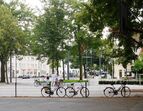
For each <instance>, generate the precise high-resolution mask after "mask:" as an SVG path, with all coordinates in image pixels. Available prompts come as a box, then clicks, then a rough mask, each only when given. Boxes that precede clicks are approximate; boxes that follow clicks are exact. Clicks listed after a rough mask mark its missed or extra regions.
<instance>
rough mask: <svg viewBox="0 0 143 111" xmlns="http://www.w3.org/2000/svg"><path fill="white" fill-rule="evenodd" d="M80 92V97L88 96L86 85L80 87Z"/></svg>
mask: <svg viewBox="0 0 143 111" xmlns="http://www.w3.org/2000/svg"><path fill="white" fill-rule="evenodd" d="M80 94H81V96H82V97H88V96H89V89H88V88H87V87H82V88H81V90H80Z"/></svg>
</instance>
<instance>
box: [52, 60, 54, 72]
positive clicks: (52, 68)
mask: <svg viewBox="0 0 143 111" xmlns="http://www.w3.org/2000/svg"><path fill="white" fill-rule="evenodd" d="M54 73H55V71H54V60H52V74H54Z"/></svg>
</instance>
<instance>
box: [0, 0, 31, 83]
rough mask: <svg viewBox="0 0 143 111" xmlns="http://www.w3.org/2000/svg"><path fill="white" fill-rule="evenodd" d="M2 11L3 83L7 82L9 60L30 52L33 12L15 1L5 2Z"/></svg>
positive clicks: (0, 52)
mask: <svg viewBox="0 0 143 111" xmlns="http://www.w3.org/2000/svg"><path fill="white" fill-rule="evenodd" d="M17 7H19V8H17ZM0 10H1V17H0V20H1V21H2V22H1V24H0V27H1V28H0V29H1V31H0V36H1V37H0V43H1V48H0V50H1V51H0V60H1V81H2V82H5V75H6V74H7V61H8V60H9V58H11V56H12V55H13V54H16V55H17V54H25V52H28V51H27V49H28V46H29V42H28V41H29V40H28V37H29V32H30V26H31V23H29V21H31V18H32V12H31V11H30V10H27V7H26V5H24V4H22V3H20V2H19V1H18V0H13V1H11V2H9V3H6V2H3V3H2V4H1V5H0ZM7 77H8V76H7ZM10 80H12V78H10ZM7 81H8V78H7ZM11 82H12V81H11Z"/></svg>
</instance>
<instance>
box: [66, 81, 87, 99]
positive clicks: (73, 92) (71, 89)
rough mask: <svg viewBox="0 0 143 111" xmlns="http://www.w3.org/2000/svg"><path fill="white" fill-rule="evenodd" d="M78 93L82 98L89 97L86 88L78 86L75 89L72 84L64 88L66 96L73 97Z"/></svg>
mask: <svg viewBox="0 0 143 111" xmlns="http://www.w3.org/2000/svg"><path fill="white" fill-rule="evenodd" d="M79 91H80V94H81V96H82V97H89V89H88V88H87V87H84V86H83V85H82V84H80V86H79V87H77V89H75V87H74V83H71V84H70V86H68V87H67V88H66V96H67V97H73V96H75V95H77V94H78V92H79Z"/></svg>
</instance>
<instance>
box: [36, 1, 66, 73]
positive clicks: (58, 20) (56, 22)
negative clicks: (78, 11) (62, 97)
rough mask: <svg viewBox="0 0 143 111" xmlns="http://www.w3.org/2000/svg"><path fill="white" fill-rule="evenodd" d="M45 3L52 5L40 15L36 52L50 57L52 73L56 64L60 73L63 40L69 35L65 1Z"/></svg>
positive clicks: (37, 25)
mask: <svg viewBox="0 0 143 111" xmlns="http://www.w3.org/2000/svg"><path fill="white" fill-rule="evenodd" d="M44 3H45V4H47V3H49V4H50V5H49V4H48V6H47V5H46V6H45V8H44V9H45V13H44V14H43V15H41V16H40V17H39V19H38V21H37V24H36V26H35V29H34V30H35V31H34V32H35V39H33V41H34V42H33V43H34V44H33V46H34V53H35V54H38V55H39V58H42V57H48V59H49V60H48V62H49V63H51V67H52V73H54V68H55V66H56V67H57V68H56V69H57V74H59V72H58V67H59V61H60V60H62V59H63V56H64V50H62V48H63V46H64V42H63V41H64V40H65V39H66V38H67V37H68V36H67V35H68V34H67V32H68V26H67V20H66V9H65V3H64V1H63V0H51V1H48V2H47V1H45V2H44Z"/></svg>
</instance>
